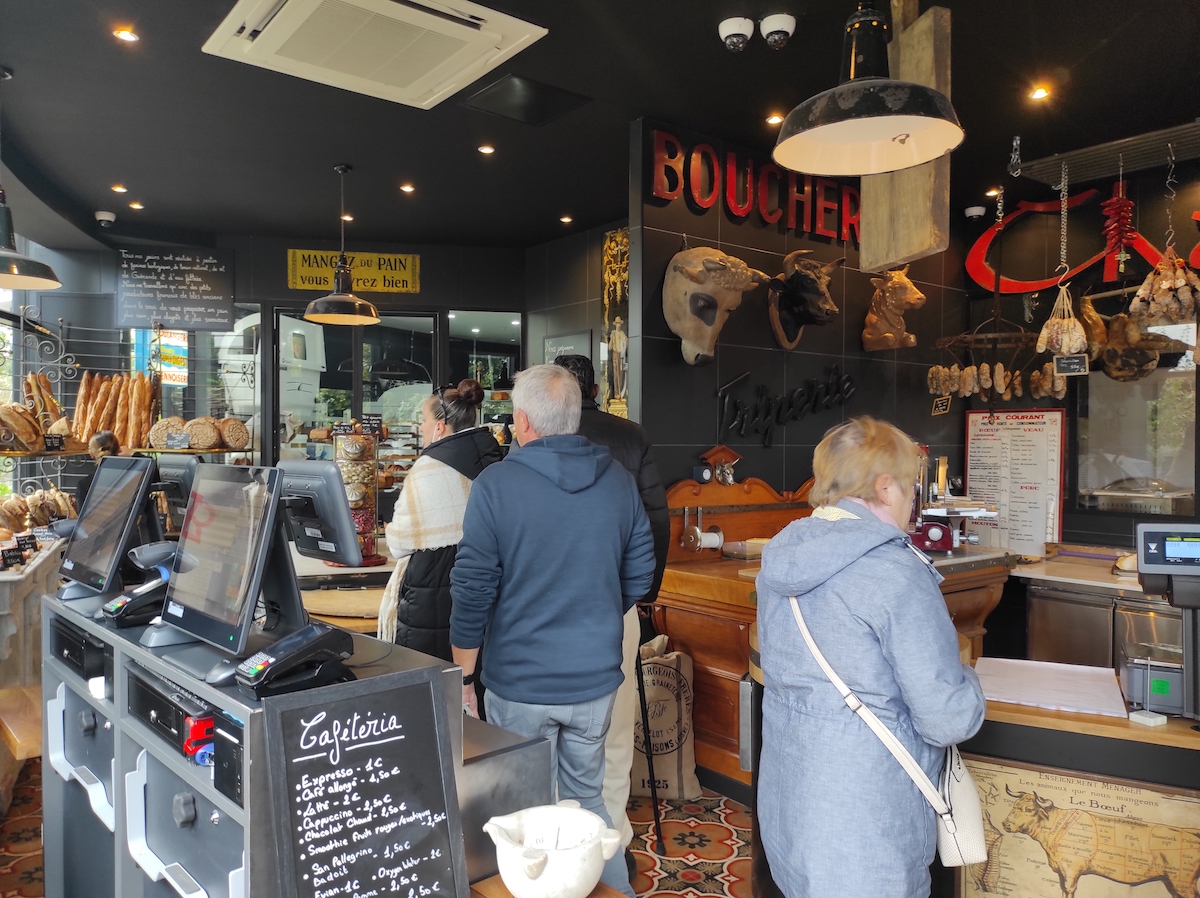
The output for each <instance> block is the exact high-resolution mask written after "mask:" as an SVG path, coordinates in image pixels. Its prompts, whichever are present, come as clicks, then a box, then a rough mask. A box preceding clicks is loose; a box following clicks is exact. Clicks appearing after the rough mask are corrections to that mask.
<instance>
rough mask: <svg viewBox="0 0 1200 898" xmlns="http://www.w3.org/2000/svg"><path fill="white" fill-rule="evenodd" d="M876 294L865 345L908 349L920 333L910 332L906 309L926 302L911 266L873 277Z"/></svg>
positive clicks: (866, 326) (869, 349) (872, 348)
mask: <svg viewBox="0 0 1200 898" xmlns="http://www.w3.org/2000/svg"><path fill="white" fill-rule="evenodd" d="M871 283H872V284H874V285H875V295H874V296H872V297H871V308H870V310H869V311H868V312H867V320H866V322H865V323H864V324H863V332H862V341H863V349H865V350H867V352H876V351H878V350H880V349H908V348H910V347H913V346H916V345H917V335H916V334H913V333H909V331H908V329H907V328H906V327H905V324H904V313H905V312H907V311H908V310H909V309H919V308H921V306H923V305H925V294H924V293H922V292H921V291H920V290H918V289H917V288H916V285H915V284H913V282H912V281H910V280H909V279H908V266H907V265H905V266H904V267H903V268H897V269H894V270H892V271H885V272H884V273H883V277H881V278H871Z"/></svg>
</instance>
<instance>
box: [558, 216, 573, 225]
mask: <svg viewBox="0 0 1200 898" xmlns="http://www.w3.org/2000/svg"><path fill="white" fill-rule="evenodd" d="M574 220H575V219H573V218H572V217H571V216H570V215H564V216H563V217H562V218H560V219H559V221H561V222H562V223H563V224H570V223H571V222H573V221H574Z"/></svg>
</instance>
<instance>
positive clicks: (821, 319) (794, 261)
mask: <svg viewBox="0 0 1200 898" xmlns="http://www.w3.org/2000/svg"><path fill="white" fill-rule="evenodd" d="M811 252H812V250H811V249H798V250H796V251H795V252H790V253H788V254H787V256H785V257H784V260H783V274H781V275H779V277H776V278H772V279H771V284H770V294H769V299H768V303H769V308H768V314H769V315H770V318H771V331H772V332H773V333H774V334H775V342H777V343H778V344H779V345H780V347H781V348H783V349H795V348H796V345H797V344H798V343H799V342H800V335H801V334H803V333H804V326H805V325H806V324H817V325H821V324H828V323H829V321H830V319H831V318H833V316H834V315H836V314H837V313H838V307H837V306H836V305H835V304H834V302H833V298H832V297H831V296H830V295H829V279H830V277H831V276H832V275H833V273H834V272H835V271H837V270H838V269H839V268H841V267H842V265H843V264H844V263H845V261H846V259H845V258H844V257H843V258H841V259H835V260H834V261H832V262H827V263H821V262H817V261H815V260H813V259H805V258H804V256H805V254H807V253H811Z"/></svg>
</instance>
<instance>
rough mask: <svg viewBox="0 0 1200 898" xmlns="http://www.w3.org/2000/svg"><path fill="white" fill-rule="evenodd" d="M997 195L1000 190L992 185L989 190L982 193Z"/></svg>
mask: <svg viewBox="0 0 1200 898" xmlns="http://www.w3.org/2000/svg"><path fill="white" fill-rule="evenodd" d="M999 195H1000V190H999V189H998V188H996V187H993V188H992V189H991V190H989V191H988V192H987V193H985V194H984V196H999Z"/></svg>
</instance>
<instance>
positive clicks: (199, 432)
mask: <svg viewBox="0 0 1200 898" xmlns="http://www.w3.org/2000/svg"><path fill="white" fill-rule="evenodd" d="M209 420H211V419H209ZM183 432H184V433H186V434H187V435H188V442H189V443H190V444H191V447H192V448H193V449H218V448H220V446H221V431H220V430H218V429H217V426H216V425H215V424H210V423H209V422H208V421H203V420H199V419H197V420H195V421H188V423H187V424H185V425H184V426H183Z"/></svg>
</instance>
